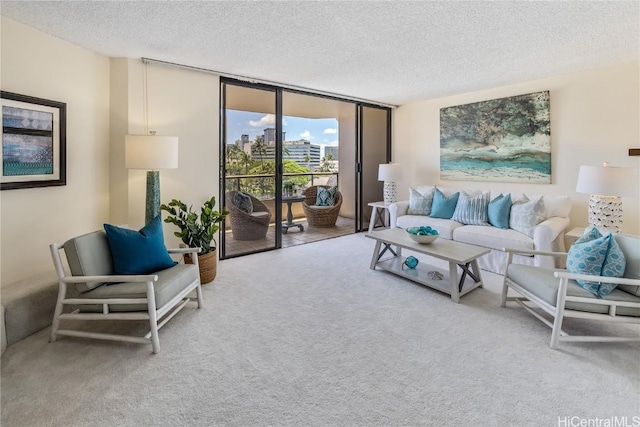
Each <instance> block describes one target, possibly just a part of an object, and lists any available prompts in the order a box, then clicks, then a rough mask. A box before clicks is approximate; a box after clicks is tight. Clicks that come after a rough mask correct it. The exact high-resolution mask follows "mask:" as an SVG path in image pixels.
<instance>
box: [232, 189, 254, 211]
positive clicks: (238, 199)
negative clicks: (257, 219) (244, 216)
mask: <svg viewBox="0 0 640 427" xmlns="http://www.w3.org/2000/svg"><path fill="white" fill-rule="evenodd" d="M232 202H233V204H234V205H236V206H237V207H238V209H240V210H241V211H242V212H246V213H248V214H251V213H253V202H252V201H251V196H249V195H248V194H244V193H243V192H242V191H237V192H235V193H233V200H232Z"/></svg>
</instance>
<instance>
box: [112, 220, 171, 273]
mask: <svg viewBox="0 0 640 427" xmlns="http://www.w3.org/2000/svg"><path fill="white" fill-rule="evenodd" d="M104 230H105V232H106V233H107V241H108V242H109V248H110V250H111V258H112V259H113V270H114V273H115V274H149V273H155V272H157V271H160V270H164V269H167V268H170V267H173V266H174V265H176V264H177V263H176V262H175V261H173V260H172V259H171V257H170V256H169V253H168V252H167V247H166V246H165V245H164V236H163V234H162V223H161V222H160V216H157V217H155V218H154V219H153V220H151V222H149V224H147V225H145V226H144V227H143V228H142V229H141V230H140V231H135V230H129V229H126V228H120V227H116V226H114V225H110V224H104Z"/></svg>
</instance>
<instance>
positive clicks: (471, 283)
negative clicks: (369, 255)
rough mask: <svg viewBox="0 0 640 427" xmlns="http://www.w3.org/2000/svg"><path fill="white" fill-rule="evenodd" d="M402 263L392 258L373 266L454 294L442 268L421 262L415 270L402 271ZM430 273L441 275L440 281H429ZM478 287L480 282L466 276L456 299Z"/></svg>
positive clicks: (455, 279) (451, 284)
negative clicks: (435, 272) (434, 272)
mask: <svg viewBox="0 0 640 427" xmlns="http://www.w3.org/2000/svg"><path fill="white" fill-rule="evenodd" d="M403 263H404V260H403V259H402V258H401V257H393V258H389V259H385V260H381V261H378V262H377V263H376V264H375V266H376V267H377V268H379V269H380V270H384V271H388V272H389V273H393V274H395V275H397V276H400V277H404V278H405V279H409V280H411V281H412V282H416V283H419V284H421V285H424V286H428V287H430V288H432V289H435V290H437V291H440V292H442V293H445V294H447V295H452V294H454V292H453V290H452V287H453V286H454V284H453V283H452V282H453V281H452V280H451V275H450V274H449V272H448V271H446V270H444V269H442V268H438V267H434V266H432V265H429V264H426V263H423V262H421V263H419V264H418V266H417V267H416V268H415V269H411V268H407V267H406V266H405V267H404V269H403V268H402V265H403ZM455 268H457V265H456V266H455ZM431 271H437V272H438V273H440V274H442V279H440V280H434V279H431V278H430V277H429V275H428V274H429V272H431ZM458 280H459V276H458V274H457V273H456V277H455V278H454V281H455V282H457V281H458ZM455 286H458V284H456V285H455ZM479 287H482V282H481V281H480V282H476V281H475V280H473V279H472V278H470V277H468V276H467V277H466V278H465V281H464V284H463V286H462V290H459V292H458V293H457V297H458V298H459V297H462V296H464V295H466V294H468V293H469V292H471V291H473V290H474V289H476V288H479Z"/></svg>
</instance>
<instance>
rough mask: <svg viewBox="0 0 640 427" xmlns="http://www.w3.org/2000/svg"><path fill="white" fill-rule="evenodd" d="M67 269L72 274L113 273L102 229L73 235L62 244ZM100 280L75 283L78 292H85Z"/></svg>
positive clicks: (100, 274) (96, 285)
mask: <svg viewBox="0 0 640 427" xmlns="http://www.w3.org/2000/svg"><path fill="white" fill-rule="evenodd" d="M62 247H63V248H64V252H65V254H66V255H67V262H68V263H69V270H70V271H71V274H72V275H74V276H108V275H112V274H114V272H113V262H112V260H111V250H110V249H109V243H108V242H107V237H106V235H105V232H104V231H94V232H92V233H88V234H83V235H82V236H78V237H74V238H73V239H70V240H68V241H66V242H65V243H64V245H62ZM100 285H102V282H89V283H76V289H78V292H86V291H88V290H91V289H94V288H97V287H98V286H100Z"/></svg>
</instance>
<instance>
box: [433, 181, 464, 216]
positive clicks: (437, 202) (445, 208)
mask: <svg viewBox="0 0 640 427" xmlns="http://www.w3.org/2000/svg"><path fill="white" fill-rule="evenodd" d="M459 197H460V193H459V192H457V193H453V194H452V195H451V196H445V195H444V193H443V192H442V191H440V189H439V188H436V189H435V191H434V193H433V203H432V204H431V213H430V214H429V216H430V217H432V218H442V219H451V217H452V216H453V212H454V211H455V210H456V205H457V204H458V198H459Z"/></svg>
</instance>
